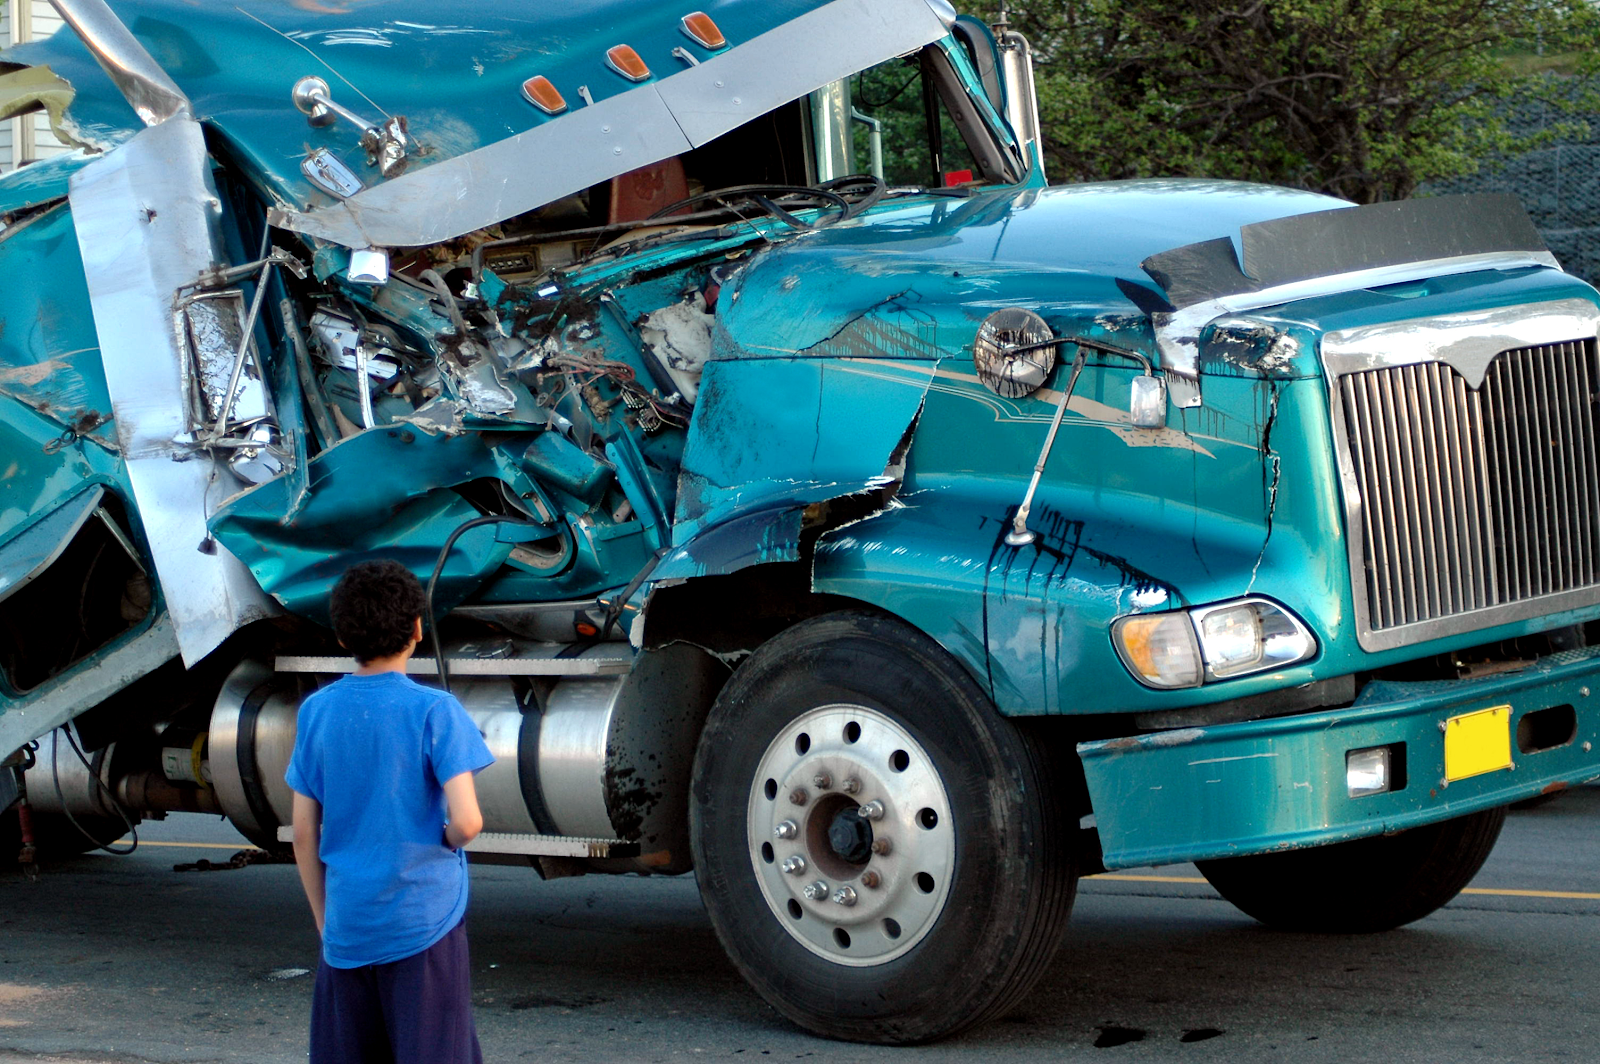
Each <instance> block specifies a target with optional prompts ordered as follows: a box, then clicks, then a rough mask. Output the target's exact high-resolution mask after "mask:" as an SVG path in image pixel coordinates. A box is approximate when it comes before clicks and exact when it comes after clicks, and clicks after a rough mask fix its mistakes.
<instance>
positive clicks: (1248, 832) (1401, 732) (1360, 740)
mask: <svg viewBox="0 0 1600 1064" xmlns="http://www.w3.org/2000/svg"><path fill="white" fill-rule="evenodd" d="M1597 690H1600V648H1596V647H1591V648H1589V649H1586V650H1578V651H1571V652H1568V653H1563V654H1553V655H1551V656H1549V657H1547V658H1544V659H1542V660H1541V661H1540V662H1539V664H1537V665H1536V666H1534V667H1532V668H1529V669H1527V670H1526V671H1523V672H1520V673H1515V674H1510V675H1507V674H1502V675H1499V676H1493V677H1487V678H1484V679H1478V680H1454V681H1435V682H1429V683H1416V684H1397V683H1387V682H1380V683H1373V684H1370V685H1368V687H1367V688H1366V689H1365V690H1364V691H1363V692H1362V695H1361V698H1360V699H1358V700H1357V702H1356V703H1355V704H1354V705H1353V706H1350V707H1349V708H1346V709H1339V710H1331V711H1328V712H1323V713H1310V714H1305V715H1300V716H1292V717H1278V718H1274V719H1270V720H1258V721H1249V722H1246V723H1242V724H1227V725H1220V726H1215V727H1207V728H1188V729H1182V730H1178V731H1168V732H1156V733H1152V734H1148V735H1139V736H1134V737H1130V738H1125V739H1108V740H1103V741H1099V742H1090V743H1081V744H1079V746H1078V753H1079V755H1080V756H1081V757H1082V758H1083V768H1084V774H1085V776H1086V777H1087V779H1088V783H1089V794H1090V798H1091V800H1092V802H1093V806H1094V813H1095V821H1096V826H1097V827H1098V829H1099V832H1100V844H1101V847H1102V849H1103V850H1104V854H1105V866H1106V867H1107V868H1130V867H1135V866H1138V865H1160V864H1174V863H1177V862H1180V861H1198V860H1205V859H1208V858H1215V857H1233V856H1242V855H1245V854H1252V853H1264V852H1268V851H1272V850H1283V849H1296V848H1300V847H1306V846H1319V845H1324V844H1327V843H1335V842H1344V841H1346V840H1349V839H1356V838H1362V837H1364V836H1369V835H1378V834H1382V833H1385V832H1392V831H1400V830H1403V829H1405V828H1411V827H1417V826H1419V825H1422V824H1428V823H1433V822H1436V821H1440V820H1448V819H1450V818H1452V817H1458V816H1462V815H1464V814H1466V813H1471V812H1475V811H1477V810H1480V809H1490V808H1493V807H1495V806H1501V805H1508V804H1510V803H1511V802H1515V801H1518V800H1520V799H1523V798H1531V797H1533V796H1534V795H1537V794H1540V793H1543V792H1545V791H1547V790H1549V789H1553V788H1559V787H1562V786H1567V785H1571V784H1576V783H1581V782H1585V781H1588V780H1593V779H1595V778H1600V753H1597V752H1596V751H1595V749H1594V747H1595V744H1596V743H1597V742H1600V704H1597V702H1596V698H1595V696H1594V695H1593V694H1592V693H1591V692H1592V691H1597ZM1504 705H1509V706H1510V707H1511V710H1512V713H1511V721H1510V729H1511V736H1512V758H1513V760H1514V767H1513V768H1510V769H1502V770H1499V771H1494V772H1489V773H1485V774H1482V775H1478V776H1472V777H1468V778H1466V779H1460V780H1456V781H1454V782H1450V783H1448V784H1447V783H1446V782H1445V779H1444V728H1443V725H1444V722H1445V721H1446V720H1447V719H1448V718H1450V717H1454V716H1457V715H1460V714H1463V713H1470V712H1472V711H1474V710H1480V709H1488V708H1491V707H1495V706H1504ZM1552 707H1572V710H1573V713H1574V715H1575V718H1576V728H1575V730H1574V732H1573V734H1572V736H1571V738H1570V739H1569V740H1568V741H1567V742H1565V743H1564V744H1561V745H1558V746H1555V747H1554V748H1551V749H1543V750H1538V751H1537V752H1531V753H1530V752H1527V751H1524V750H1522V749H1520V748H1519V746H1518V743H1517V739H1516V737H1517V735H1518V725H1519V724H1520V723H1521V722H1522V720H1523V718H1524V717H1526V716H1527V715H1528V714H1529V713H1533V712H1536V711H1538V710H1543V709H1548V708H1552ZM1558 712H1560V711H1559V710H1558ZM1393 744H1403V746H1404V755H1403V757H1404V765H1405V769H1404V772H1405V785H1404V787H1403V788H1402V789H1399V790H1395V791H1391V792H1386V793H1382V794H1371V795H1365V796H1363V797H1360V798H1351V797H1350V796H1349V792H1348V790H1347V787H1346V784H1345V755H1346V753H1347V752H1348V751H1351V750H1359V749H1363V748H1366V747H1373V746H1390V745H1393Z"/></svg>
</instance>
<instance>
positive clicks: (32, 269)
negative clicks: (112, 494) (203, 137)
mask: <svg viewBox="0 0 1600 1064" xmlns="http://www.w3.org/2000/svg"><path fill="white" fill-rule="evenodd" d="M28 169H32V167H25V168H24V170H28ZM63 191H64V190H63ZM0 277H5V278H9V279H20V278H27V279H29V281H30V282H31V283H28V284H22V283H16V282H15V281H14V282H13V283H11V284H9V285H8V287H7V293H6V307H5V310H4V311H3V312H0V395H4V396H9V397H10V398H12V399H15V400H16V401H17V402H19V403H22V404H24V405H25V406H27V407H29V408H30V409H32V410H33V411H34V412H35V413H37V414H39V415H40V416H41V417H43V418H45V419H47V420H48V421H49V422H50V423H52V424H54V425H56V426H57V427H58V429H59V432H60V436H59V437H58V438H57V439H56V440H55V441H54V442H53V443H51V444H49V445H47V448H46V453H47V454H48V453H51V452H52V451H53V450H59V449H60V448H62V447H65V446H69V445H70V444H71V443H72V442H73V441H76V440H80V439H82V440H88V441H91V442H93V443H95V444H96V445H98V446H100V447H101V448H103V449H105V450H106V451H107V452H109V453H113V454H114V453H116V451H117V435H116V428H115V426H114V425H113V424H112V417H111V397H110V395H109V394H108V393H107V391H106V382H105V375H104V373H103V372H102V370H101V366H100V345H99V338H98V337H97V336H96V335H95V330H94V321H93V320H92V318H91V317H90V316H89V315H88V314H86V313H84V306H85V303H86V302H87V299H88V293H87V289H86V288H85V285H84V277H83V263H82V259H81V258H80V257H79V254H78V241H77V238H76V236H75V235H74V232H73V225H72V216H71V213H70V212H69V211H68V210H67V209H66V205H65V204H64V203H63V204H60V205H58V206H56V207H52V208H49V209H46V210H44V211H43V212H42V213H39V214H35V215H33V216H32V217H30V218H29V219H28V220H27V221H25V222H23V223H21V224H19V225H17V226H15V227H14V228H12V229H9V230H7V231H6V232H5V233H4V234H3V235H0ZM16 457H17V458H19V459H21V458H22V457H23V456H21V455H18V456H16ZM34 460H35V461H38V460H39V459H38V458H36V459H34ZM43 460H44V461H46V462H48V461H50V459H48V458H43ZM0 524H3V522H0Z"/></svg>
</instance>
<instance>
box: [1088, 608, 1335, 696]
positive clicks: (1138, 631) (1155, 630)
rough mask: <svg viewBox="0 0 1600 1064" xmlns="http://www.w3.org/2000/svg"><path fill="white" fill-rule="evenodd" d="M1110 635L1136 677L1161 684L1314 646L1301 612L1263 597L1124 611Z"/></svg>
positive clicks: (1241, 670) (1277, 665)
mask: <svg viewBox="0 0 1600 1064" xmlns="http://www.w3.org/2000/svg"><path fill="white" fill-rule="evenodd" d="M1111 641H1112V643H1113V644H1114V645H1115V646H1116V648H1117V653H1118V654H1119V655H1121V657H1122V663H1123V664H1124V665H1126V666H1127V667H1128V670H1129V671H1130V672H1132V673H1133V675H1134V678H1135V679H1137V680H1138V681H1139V682H1140V683H1142V684H1144V685H1145V686H1147V687H1161V688H1176V687H1197V686H1199V685H1200V684H1201V683H1209V682H1211V681H1213V680H1227V679H1232V678H1233V677H1235V676H1246V675H1249V674H1250V673H1255V672H1268V671H1270V670H1272V669H1281V668H1284V667H1285V666H1288V665H1293V664H1295V663H1297V662H1301V661H1305V660H1306V659H1307V658H1309V657H1311V656H1312V655H1313V654H1315V653H1316V652H1317V641H1316V639H1315V638H1314V637H1313V636H1312V635H1311V632H1310V630H1309V629H1307V628H1306V626H1305V625H1303V624H1301V623H1300V620H1299V618H1297V617H1295V615H1294V614H1292V613H1290V612H1289V611H1288V610H1286V609H1284V608H1283V607H1282V606H1279V605H1278V604H1277V603H1275V602H1271V601H1268V600H1267V599H1263V598H1248V599H1239V600H1237V601H1234V602H1222V603H1218V604H1216V605H1213V606H1197V607H1195V608H1194V609H1192V610H1187V611H1184V612H1181V613H1145V614H1137V615H1135V616H1132V617H1122V618H1119V619H1118V620H1117V621H1116V623H1114V624H1113V625H1112V626H1111Z"/></svg>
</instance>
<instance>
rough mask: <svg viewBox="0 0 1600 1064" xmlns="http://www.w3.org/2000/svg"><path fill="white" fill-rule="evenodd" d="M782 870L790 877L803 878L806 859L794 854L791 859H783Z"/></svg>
mask: <svg viewBox="0 0 1600 1064" xmlns="http://www.w3.org/2000/svg"><path fill="white" fill-rule="evenodd" d="M783 870H784V871H785V872H787V873H789V874H790V875H791V876H803V875H805V874H806V859H805V858H804V857H801V856H800V855H799V854H795V855H794V856H793V857H785V858H784V859H783Z"/></svg>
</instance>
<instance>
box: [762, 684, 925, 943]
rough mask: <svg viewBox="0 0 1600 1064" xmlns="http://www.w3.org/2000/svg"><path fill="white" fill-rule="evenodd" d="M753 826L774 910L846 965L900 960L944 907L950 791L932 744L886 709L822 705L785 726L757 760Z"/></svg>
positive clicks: (797, 933)
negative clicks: (914, 734) (920, 740)
mask: <svg viewBox="0 0 1600 1064" xmlns="http://www.w3.org/2000/svg"><path fill="white" fill-rule="evenodd" d="M863 813H864V814H865V815H863ZM746 824H747V832H746V834H747V838H748V841H749V845H750V863H751V865H752V867H753V868H754V869H755V874H756V881H757V882H758V883H759V884H760V885H761V892H762V894H763V896H764V897H765V898H766V900H767V905H768V906H769V907H770V908H771V910H772V913H773V916H774V917H775V918H776V919H777V920H778V922H779V923H780V924H781V925H782V926H783V928H784V930H785V931H787V932H788V933H789V934H790V935H791V936H792V937H793V938H794V939H795V941H797V942H799V943H800V944H801V945H803V946H805V947H806V948H807V949H808V950H810V951H811V952H812V953H815V954H817V955H819V956H821V957H824V958H826V959H828V960H830V961H832V962H834V963H836V964H843V965H849V966H852V967H867V966H870V965H875V964H884V963H887V962H888V961H891V960H894V959H895V958H896V957H899V956H900V955H902V954H904V953H905V952H906V951H908V950H910V949H911V948H912V947H913V946H915V945H916V944H917V943H918V942H920V941H921V940H922V939H923V937H924V936H926V935H927V933H928V932H929V931H930V930H931V929H932V928H933V925H934V924H935V923H936V922H937V921H938V919H939V914H940V913H941V912H943V911H944V907H945V903H946V901H947V900H948V898H949V893H950V878H951V875H952V874H953V871H954V868H955V847H956V838H955V825H954V824H953V822H952V818H951V816H950V800H949V796H948V795H947V794H946V793H945V789H944V782H943V781H942V780H941V779H940V778H939V773H938V771H937V769H936V768H935V767H934V764H933V760H932V759H931V758H930V757H929V756H928V754H927V752H926V751H925V750H924V749H923V748H922V745H921V744H920V743H918V742H917V740H916V739H914V738H913V737H912V736H911V733H910V732H908V731H906V729H905V728H903V727H902V726H901V725H900V724H899V723H897V722H896V721H894V720H893V719H891V718H890V717H888V716H886V715H885V714H883V713H880V712H878V711H877V710H873V709H868V708H867V707H865V706H856V705H842V704H841V705H828V706H819V707H818V708H816V709H813V710H810V711H809V712H806V713H803V714H801V715H800V716H799V717H797V718H795V719H794V720H793V721H791V722H790V723H789V724H788V725H786V726H785V727H784V728H783V729H782V730H781V731H780V732H779V733H778V735H777V736H776V737H775V738H774V739H773V740H772V743H771V744H770V745H769V746H768V747H767V750H766V753H764V754H763V755H762V756H761V760H760V762H759V763H758V764H757V767H756V772H755V777H754V779H753V780H752V782H751V786H750V801H749V806H748V814H747V817H746Z"/></svg>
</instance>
